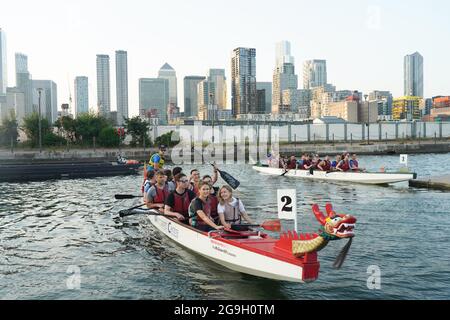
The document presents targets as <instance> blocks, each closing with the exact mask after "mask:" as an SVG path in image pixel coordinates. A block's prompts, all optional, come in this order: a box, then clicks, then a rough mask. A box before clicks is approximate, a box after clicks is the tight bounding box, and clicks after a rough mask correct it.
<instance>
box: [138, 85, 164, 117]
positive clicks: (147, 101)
mask: <svg viewBox="0 0 450 320" xmlns="http://www.w3.org/2000/svg"><path fill="white" fill-rule="evenodd" d="M169 105H170V104H169V81H168V80H167V79H160V78H156V79H155V78H142V79H139V113H140V114H141V115H145V116H149V115H150V116H151V117H152V118H155V119H158V121H159V124H167V122H168V119H167V110H168V108H169Z"/></svg>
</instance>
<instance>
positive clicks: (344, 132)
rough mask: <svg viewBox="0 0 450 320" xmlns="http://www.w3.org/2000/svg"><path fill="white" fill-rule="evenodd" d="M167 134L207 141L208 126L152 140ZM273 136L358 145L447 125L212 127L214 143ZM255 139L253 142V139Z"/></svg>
mask: <svg viewBox="0 0 450 320" xmlns="http://www.w3.org/2000/svg"><path fill="white" fill-rule="evenodd" d="M170 131H175V132H177V133H179V134H180V137H181V138H182V140H184V141H191V142H199V141H205V142H211V141H212V138H213V130H212V127H211V126H202V125H195V126H158V127H155V128H154V130H153V131H152V135H153V137H152V138H153V139H154V138H156V137H158V136H161V135H163V134H165V133H168V132H170ZM267 135H268V136H272V138H273V137H274V136H276V138H278V139H279V141H280V142H281V143H296V142H299V143H301V142H309V143H314V142H359V141H366V140H367V137H368V135H369V139H370V140H371V141H386V140H404V139H443V138H450V122H440V123H438V122H404V123H403V122H397V123H395V122H383V123H375V124H371V125H370V127H368V126H367V125H366V124H353V123H347V124H300V125H297V124H292V125H282V126H274V125H242V126H224V125H220V126H215V127H214V138H215V139H214V141H215V142H225V143H232V142H234V141H236V142H239V141H243V140H244V139H245V138H250V139H255V138H256V137H259V138H260V139H263V138H264V136H267ZM255 140H256V139H255Z"/></svg>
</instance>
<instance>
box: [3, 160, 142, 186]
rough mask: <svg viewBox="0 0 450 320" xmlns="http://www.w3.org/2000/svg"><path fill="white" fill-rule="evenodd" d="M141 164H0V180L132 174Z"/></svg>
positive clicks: (20, 180)
mask: <svg viewBox="0 0 450 320" xmlns="http://www.w3.org/2000/svg"><path fill="white" fill-rule="evenodd" d="M142 166H143V165H142V164H139V163H135V162H133V163H131V164H127V163H126V164H119V163H117V162H106V161H104V162H55V163H36V164H0V182H27V181H43V180H55V179H79V178H95V177H108V176H124V175H133V174H137V173H138V172H139V169H140V168H141V167H142Z"/></svg>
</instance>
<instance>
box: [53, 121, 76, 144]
mask: <svg viewBox="0 0 450 320" xmlns="http://www.w3.org/2000/svg"><path fill="white" fill-rule="evenodd" d="M76 123H77V121H76V120H74V119H72V118H71V117H61V118H59V119H58V120H56V122H55V123H54V125H53V126H54V127H56V128H58V132H60V133H63V134H64V135H65V136H66V138H67V139H68V140H69V141H71V142H76V141H77V130H76V129H77V127H76Z"/></svg>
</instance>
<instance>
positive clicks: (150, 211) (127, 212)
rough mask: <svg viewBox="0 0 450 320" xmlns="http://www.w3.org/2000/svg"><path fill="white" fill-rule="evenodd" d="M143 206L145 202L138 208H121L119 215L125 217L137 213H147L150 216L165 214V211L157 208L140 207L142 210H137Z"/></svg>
mask: <svg viewBox="0 0 450 320" xmlns="http://www.w3.org/2000/svg"><path fill="white" fill-rule="evenodd" d="M143 206H145V204H143V205H140V206H139V207H136V208H131V209H127V210H121V211H119V216H120V217H121V218H124V217H129V216H134V215H137V214H146V215H149V216H164V215H165V214H164V213H162V212H160V211H157V210H154V209H140V210H136V209H139V208H140V207H143Z"/></svg>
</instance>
